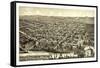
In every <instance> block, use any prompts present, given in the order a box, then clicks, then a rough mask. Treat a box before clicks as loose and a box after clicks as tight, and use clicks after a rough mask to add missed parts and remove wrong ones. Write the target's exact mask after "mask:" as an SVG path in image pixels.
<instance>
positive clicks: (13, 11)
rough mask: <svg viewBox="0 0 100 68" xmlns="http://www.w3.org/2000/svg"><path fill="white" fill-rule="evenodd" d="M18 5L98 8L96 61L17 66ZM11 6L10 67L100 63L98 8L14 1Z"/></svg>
mask: <svg viewBox="0 0 100 68" xmlns="http://www.w3.org/2000/svg"><path fill="white" fill-rule="evenodd" d="M16 3H30V4H45V5H59V6H78V7H94V8H96V60H91V61H78V62H61V63H45V64H29V65H16ZM10 5H11V17H10V18H11V29H10V30H11V32H10V33H11V34H10V37H11V39H10V43H11V50H10V53H11V54H10V55H11V57H10V61H11V62H10V65H11V66H13V67H22V66H41V65H56V64H70V63H71V64H73V63H88V62H98V6H92V5H75V4H59V3H44V2H27V1H12V2H11V3H10Z"/></svg>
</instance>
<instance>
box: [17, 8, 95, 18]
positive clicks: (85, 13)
mask: <svg viewBox="0 0 100 68" xmlns="http://www.w3.org/2000/svg"><path fill="white" fill-rule="evenodd" d="M19 15H20V16H23V15H43V16H63V17H93V16H95V13H94V10H88V9H62V8H44V7H25V6H20V7H19Z"/></svg>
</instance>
